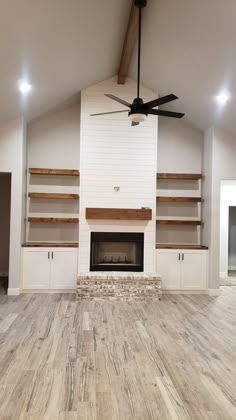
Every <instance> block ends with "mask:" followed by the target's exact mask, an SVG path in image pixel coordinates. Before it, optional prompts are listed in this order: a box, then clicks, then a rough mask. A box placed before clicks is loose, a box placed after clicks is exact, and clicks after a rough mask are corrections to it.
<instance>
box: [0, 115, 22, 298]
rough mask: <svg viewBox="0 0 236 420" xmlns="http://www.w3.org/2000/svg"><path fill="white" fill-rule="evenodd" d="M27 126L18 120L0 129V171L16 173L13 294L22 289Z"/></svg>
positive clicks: (10, 282)
mask: <svg viewBox="0 0 236 420" xmlns="http://www.w3.org/2000/svg"><path fill="white" fill-rule="evenodd" d="M24 141H25V137H24V123H23V121H22V120H16V121H13V122H10V123H5V124H2V125H1V126H0V172H10V173H11V174H12V188H11V227H10V267H9V291H10V292H14V291H16V292H17V290H19V288H20V278H21V240H22V236H23V233H22V219H24V217H25V215H24V214H23V190H24V176H25V168H24V166H23V165H24V156H23V154H24V150H25V145H24Z"/></svg>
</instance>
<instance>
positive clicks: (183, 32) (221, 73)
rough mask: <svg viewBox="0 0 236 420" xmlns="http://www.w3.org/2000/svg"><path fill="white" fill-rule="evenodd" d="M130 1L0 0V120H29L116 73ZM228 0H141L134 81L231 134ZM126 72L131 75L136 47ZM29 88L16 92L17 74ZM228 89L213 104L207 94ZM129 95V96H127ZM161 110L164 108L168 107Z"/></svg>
mask: <svg viewBox="0 0 236 420" xmlns="http://www.w3.org/2000/svg"><path fill="white" fill-rule="evenodd" d="M130 6H131V0H99V1H94V0H86V1H85V0H40V1H32V0H20V1H15V0H2V1H1V14H0V51H1V67H0V89H1V94H0V120H8V119H13V118H16V117H18V116H20V115H21V114H22V113H24V115H25V116H26V118H27V120H28V121H29V120H32V119H34V118H37V117H38V116H40V115H42V114H44V113H47V112H49V111H51V110H53V109H55V108H56V107H58V106H63V104H66V103H70V102H72V101H75V100H77V98H78V96H79V92H80V91H81V89H83V88H85V87H87V86H89V85H91V84H94V83H96V82H99V81H102V80H104V79H106V78H108V77H111V76H113V75H114V74H116V73H117V70H118V66H119V60H120V56H121V51H122V46H123V40H124V36H125V32H126V27H127V22H128V17H129V12H130ZM235 21H236V2H235V0H224V1H222V0H198V1H196V0H174V1H173V0H148V5H147V7H146V9H145V10H144V12H143V39H142V77H141V78H142V81H143V83H144V84H145V85H147V86H148V87H150V88H152V89H154V90H156V91H157V92H158V93H159V94H160V95H164V94H168V93H172V92H173V93H175V94H176V95H178V96H179V97H180V100H178V101H176V102H175V103H173V109H176V110H178V111H184V112H186V118H187V119H189V120H190V121H192V123H193V124H194V125H195V126H197V127H199V128H201V129H204V128H206V127H208V126H210V125H212V124H215V125H220V126H222V127H225V128H227V129H228V130H230V131H232V132H235V133H236V118H235V111H234V110H235V93H236V73H235V69H236V54H235V41H236V25H235ZM129 76H130V77H133V78H134V79H135V78H136V53H134V55H133V58H132V61H131V66H130V70H129ZM23 77H28V78H29V80H30V81H31V82H32V84H33V91H32V92H31V93H30V95H29V96H28V98H27V99H24V100H23V99H22V98H21V96H20V93H19V92H18V90H17V81H18V80H19V79H21V78H23ZM222 89H227V90H229V92H230V93H231V97H230V101H229V102H228V104H227V105H226V106H225V107H224V109H220V108H219V106H218V105H217V104H216V101H215V95H217V94H218V93H219V91H221V90H222ZM131 99H132V98H131ZM168 109H170V107H169V106H168Z"/></svg>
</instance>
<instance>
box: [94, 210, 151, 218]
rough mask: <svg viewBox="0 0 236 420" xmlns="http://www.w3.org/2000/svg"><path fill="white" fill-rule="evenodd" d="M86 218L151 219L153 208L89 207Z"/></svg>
mask: <svg viewBox="0 0 236 420" xmlns="http://www.w3.org/2000/svg"><path fill="white" fill-rule="evenodd" d="M86 219H101V220H109V219H110V220H151V219H152V210H151V209H112V208H87V209H86Z"/></svg>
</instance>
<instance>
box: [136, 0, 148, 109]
mask: <svg viewBox="0 0 236 420" xmlns="http://www.w3.org/2000/svg"><path fill="white" fill-rule="evenodd" d="M134 4H135V6H136V7H137V8H138V13H139V24H138V75H137V82H138V83H137V98H136V99H140V96H139V94H140V67H141V31H142V9H143V8H144V7H145V6H146V4H147V0H135V2H134ZM136 102H140V101H136ZM141 103H143V101H142V102H141Z"/></svg>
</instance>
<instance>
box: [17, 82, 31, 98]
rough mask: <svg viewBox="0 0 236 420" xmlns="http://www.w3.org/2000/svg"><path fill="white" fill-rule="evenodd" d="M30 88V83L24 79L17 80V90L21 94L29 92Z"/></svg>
mask: <svg viewBox="0 0 236 420" xmlns="http://www.w3.org/2000/svg"><path fill="white" fill-rule="evenodd" d="M31 89H32V85H30V84H29V83H28V82H26V81H25V80H21V81H20V82H19V90H20V92H21V93H22V94H23V95H26V94H27V93H29V92H30V91H31Z"/></svg>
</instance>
